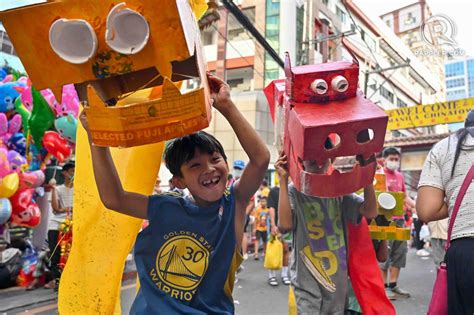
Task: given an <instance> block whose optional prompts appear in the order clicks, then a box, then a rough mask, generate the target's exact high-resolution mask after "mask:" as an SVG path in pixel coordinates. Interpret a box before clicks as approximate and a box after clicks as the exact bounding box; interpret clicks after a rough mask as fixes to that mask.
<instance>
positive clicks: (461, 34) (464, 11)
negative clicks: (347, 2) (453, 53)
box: [353, 0, 474, 56]
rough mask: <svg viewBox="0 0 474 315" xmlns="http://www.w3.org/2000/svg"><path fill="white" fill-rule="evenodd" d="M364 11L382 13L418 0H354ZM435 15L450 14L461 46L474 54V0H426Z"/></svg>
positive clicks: (375, 13)
mask: <svg viewBox="0 0 474 315" xmlns="http://www.w3.org/2000/svg"><path fill="white" fill-rule="evenodd" d="M353 1H354V2H355V3H356V4H357V6H358V7H360V8H361V9H362V10H363V11H364V12H366V13H370V14H373V15H381V14H383V13H387V12H390V11H393V10H396V9H398V8H402V7H404V6H406V5H409V4H412V3H415V2H417V0H396V1H395V0H383V1H382V0H378V1H376V0H353ZM426 2H427V4H428V6H429V7H430V8H431V12H432V13H433V15H436V14H443V15H446V16H448V17H449V18H450V19H451V20H452V21H453V22H454V24H455V25H456V29H457V34H456V36H455V40H456V42H457V43H458V44H459V47H460V48H462V49H464V50H465V51H466V55H469V56H474V18H473V17H474V1H472V0H449V1H446V0H426Z"/></svg>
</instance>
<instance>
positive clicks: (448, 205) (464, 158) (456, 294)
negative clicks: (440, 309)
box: [416, 110, 474, 314]
mask: <svg viewBox="0 0 474 315" xmlns="http://www.w3.org/2000/svg"><path fill="white" fill-rule="evenodd" d="M473 164H474V111H473V110H471V111H470V112H469V114H468V115H467V118H466V120H465V122H464V128H462V129H460V130H458V131H457V132H455V133H453V134H451V135H450V136H449V137H447V138H444V139H443V140H441V141H440V142H438V143H437V144H435V145H434V146H433V148H432V149H431V151H430V153H429V154H428V156H427V158H426V160H425V164H424V165H423V170H422V172H421V177H420V182H419V184H418V198H417V202H416V207H417V211H418V216H419V217H420V218H421V219H422V220H423V221H425V222H431V221H436V220H441V219H444V218H447V217H449V218H450V221H449V222H450V224H451V222H452V220H453V211H454V204H455V202H456V199H457V198H458V193H459V191H460V190H461V187H462V184H463V182H464V179H465V178H466V175H467V173H468V171H469V170H470V169H471V167H472V166H473ZM470 183H471V182H469V183H468V185H469V184H470ZM459 198H461V197H459ZM458 202H459V201H458ZM473 204H474V185H470V186H468V188H467V192H466V193H465V195H464V197H463V199H462V200H461V203H460V205H459V208H458V213H457V215H456V217H455V218H454V221H453V222H454V225H453V227H452V233H451V238H450V240H451V246H450V247H449V249H448V251H447V253H446V259H447V261H446V264H447V276H448V313H449V314H474V299H473V297H474V268H473V266H474V206H473Z"/></svg>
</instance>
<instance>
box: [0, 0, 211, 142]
mask: <svg viewBox="0 0 474 315" xmlns="http://www.w3.org/2000/svg"><path fill="white" fill-rule="evenodd" d="M120 2H121V1H114V0H101V1H96V0H81V1H77V0H62V1H54V2H47V3H44V4H38V5H32V6H28V7H23V8H19V9H14V10H9V11H5V12H2V13H0V19H1V20H2V22H3V24H4V26H5V28H6V30H7V32H8V34H9V36H10V38H11V40H12V42H13V45H14V47H15V50H16V52H17V54H18V56H19V57H20V59H21V61H22V63H23V64H24V66H25V69H26V71H27V72H28V75H29V77H30V79H31V80H32V83H33V84H34V85H35V87H36V88H37V89H44V88H51V89H52V90H53V92H54V93H55V95H56V96H57V97H60V94H61V89H62V86H63V85H65V84H69V83H74V84H76V85H87V84H91V85H92V86H93V87H94V89H95V90H96V91H97V93H98V95H100V98H101V99H102V100H103V101H108V100H111V99H114V100H117V99H121V98H124V97H125V96H126V95H127V93H130V92H134V91H137V90H141V89H144V88H147V87H152V86H159V85H161V84H162V83H163V82H167V80H168V79H169V80H172V81H180V80H185V79H188V78H199V79H200V84H201V85H200V87H199V88H198V89H196V90H194V91H193V92H191V93H188V94H186V95H180V94H179V95H178V94H176V93H163V97H162V100H161V103H168V104H169V105H167V106H169V107H173V108H176V109H178V110H176V111H165V112H164V113H161V112H159V111H151V112H143V106H141V107H139V108H137V110H136V113H135V112H134V111H133V110H129V109H117V108H116V107H106V106H105V104H102V110H99V109H98V108H97V107H96V108H94V109H89V108H86V110H87V116H88V117H89V118H90V122H89V126H90V129H91V131H94V133H93V141H94V143H95V144H97V145H104V146H121V147H131V146H137V145H143V144H147V143H154V142H159V141H161V140H164V139H169V138H167V137H176V136H182V135H185V134H187V133H191V132H194V131H198V130H201V129H203V128H205V127H207V126H208V125H209V121H210V119H211V110H210V97H209V91H208V85H207V78H206V74H205V71H206V63H205V61H204V58H203V53H202V44H201V42H200V34H199V29H198V27H197V23H196V19H195V16H194V14H193V11H192V9H193V8H194V9H195V10H199V12H202V10H203V8H204V5H205V2H204V1H202V0H193V1H192V2H191V3H189V2H188V1H184V0H166V1H156V0H129V1H126V6H127V7H128V8H130V9H132V10H134V11H136V12H139V13H140V14H142V15H143V16H144V17H145V19H146V20H147V22H148V25H149V28H150V37H149V41H148V43H147V45H146V46H145V47H144V48H143V50H141V51H140V52H138V53H137V54H133V55H123V54H119V53H117V52H115V51H114V50H112V49H111V48H110V47H109V46H108V45H107V43H106V41H105V30H106V20H107V16H108V14H109V12H110V10H111V8H113V7H114V6H115V5H117V4H119V3H120ZM157 12H159V14H157ZM61 18H65V19H69V20H73V19H82V20H85V21H87V22H88V23H89V24H90V25H91V26H92V27H93V29H94V31H95V34H96V36H97V40H98V49H97V53H96V54H95V56H93V57H92V59H91V60H89V61H87V62H86V63H84V64H72V63H69V62H67V61H65V60H63V59H61V58H60V57H59V56H58V55H57V54H56V53H55V52H54V51H53V49H52V47H51V45H50V43H49V30H50V27H51V25H52V23H53V22H55V21H56V20H58V19H61ZM167 96H170V97H171V98H170V99H166V98H167ZM126 100H127V99H125V100H124V101H125V103H126V104H127V105H128V106H129V108H130V107H135V106H138V104H130V103H127V101H126ZM190 100H192V101H193V102H197V103H196V104H195V105H194V107H192V108H191V109H192V110H193V112H192V113H190V112H189V109H190V108H189V106H188V105H189V104H188V102H189V101H190ZM122 103H124V102H123V101H122ZM156 103H159V102H158V100H156ZM183 104H184V105H183ZM95 105H97V104H95ZM183 106H184V107H186V110H179V109H180V108H181V107H183ZM183 112H184V113H183ZM152 113H153V114H154V115H151V114H152ZM125 114H127V115H125ZM122 115H125V116H122ZM120 120H126V121H130V120H133V121H137V120H140V121H141V122H142V123H141V125H140V126H137V125H135V124H132V123H129V122H125V123H121V122H119V121H120ZM158 121H159V122H158ZM180 121H184V123H179V122H180ZM183 124H184V125H183ZM157 126H160V128H159V129H162V130H163V132H162V136H161V137H148V138H143V137H138V133H139V131H140V130H141V131H142V132H147V134H148V132H157V131H156V130H157V129H156V128H157ZM190 126H193V127H190ZM104 128H105V129H104ZM166 128H169V129H172V130H173V131H172V132H165V131H164V130H165V129H166ZM129 132H132V133H135V136H134V137H133V139H130V134H129ZM107 139H110V140H109V141H108V140H107Z"/></svg>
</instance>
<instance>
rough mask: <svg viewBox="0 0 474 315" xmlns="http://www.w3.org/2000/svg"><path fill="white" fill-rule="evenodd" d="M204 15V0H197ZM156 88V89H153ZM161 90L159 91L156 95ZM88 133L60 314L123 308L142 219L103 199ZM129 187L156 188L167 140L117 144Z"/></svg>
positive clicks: (81, 144) (80, 143) (80, 148)
mask: <svg viewBox="0 0 474 315" xmlns="http://www.w3.org/2000/svg"><path fill="white" fill-rule="evenodd" d="M193 3H196V7H195V10H194V12H195V13H196V15H197V16H200V15H201V14H202V13H203V11H202V8H203V3H205V1H204V0H202V1H201V0H194V1H193ZM150 93H151V94H150ZM154 93H155V94H156V95H158V96H159V95H160V93H159V89H157V88H155V89H153V91H151V92H150V91H140V93H136V94H134V95H132V96H131V98H134V100H133V102H140V101H143V100H144V99H145V100H147V99H148V97H149V96H150V95H153V94H154ZM156 95H155V97H156ZM87 141H88V140H87V136H86V134H85V131H84V129H83V128H82V126H81V125H79V126H78V134H77V147H76V148H77V149H76V152H77V155H76V176H75V182H74V185H75V186H74V187H75V188H74V190H75V198H74V226H73V229H74V231H73V233H74V241H73V245H72V250H71V254H70V256H69V259H68V263H67V264H66V269H65V270H64V272H63V274H62V278H61V285H60V290H59V300H58V307H59V312H60V314H120V313H121V308H120V286H121V279H122V272H123V268H124V263H125V259H126V257H127V255H128V254H129V253H130V251H131V248H132V246H133V243H134V241H135V238H136V235H137V232H138V230H139V228H140V226H141V223H142V221H141V220H138V219H135V218H132V217H128V216H125V215H121V214H118V213H114V212H112V211H110V210H107V209H106V208H105V207H104V206H103V205H102V203H101V202H100V199H99V196H98V192H97V189H96V185H95V180H94V174H93V172H92V162H91V159H90V151H89V148H88V144H87ZM111 150H112V155H113V158H114V161H115V163H116V166H117V170H118V172H119V175H120V178H121V179H122V183H123V186H124V188H125V189H127V190H131V191H135V192H140V193H144V194H149V193H151V191H152V189H153V186H154V183H155V180H156V176H157V174H158V170H159V166H160V162H161V159H160V158H161V155H162V151H163V145H162V144H161V143H160V144H152V145H145V146H141V147H136V148H129V149H111Z"/></svg>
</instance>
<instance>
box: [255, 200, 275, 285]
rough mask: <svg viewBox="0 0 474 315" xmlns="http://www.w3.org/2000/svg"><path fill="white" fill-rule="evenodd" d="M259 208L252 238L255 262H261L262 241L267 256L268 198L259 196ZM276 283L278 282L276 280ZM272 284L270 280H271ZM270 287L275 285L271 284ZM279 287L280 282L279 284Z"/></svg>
mask: <svg viewBox="0 0 474 315" xmlns="http://www.w3.org/2000/svg"><path fill="white" fill-rule="evenodd" d="M257 200H258V206H257V208H256V209H255V211H254V213H253V217H254V218H255V221H254V224H253V232H252V236H253V237H255V241H254V247H255V249H254V255H253V258H254V259H255V260H259V259H260V257H259V254H258V250H259V246H260V241H262V243H263V256H265V250H266V247H267V236H268V227H269V224H270V209H268V207H267V197H263V196H259V197H258V199H257ZM275 281H276V280H275ZM269 283H270V280H269ZM270 285H274V284H272V283H270ZM276 285H278V282H277V284H276Z"/></svg>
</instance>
